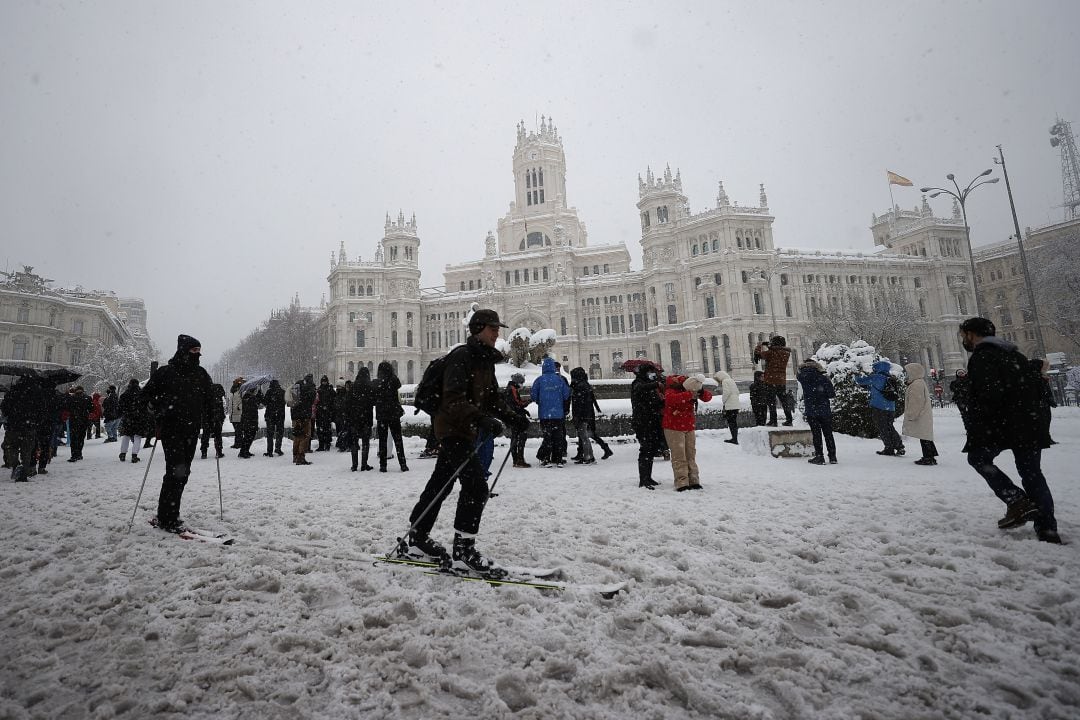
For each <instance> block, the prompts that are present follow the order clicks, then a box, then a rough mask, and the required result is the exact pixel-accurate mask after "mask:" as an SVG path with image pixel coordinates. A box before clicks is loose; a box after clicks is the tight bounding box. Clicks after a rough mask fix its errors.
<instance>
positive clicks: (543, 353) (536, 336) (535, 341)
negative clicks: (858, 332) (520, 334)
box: [529, 328, 556, 365]
mask: <svg viewBox="0 0 1080 720" xmlns="http://www.w3.org/2000/svg"><path fill="white" fill-rule="evenodd" d="M555 338H556V335H555V331H554V330H552V329H551V328H545V329H543V330H537V331H536V332H534V333H533V334H532V337H531V338H530V339H529V360H530V361H531V362H532V363H533V364H534V365H539V364H541V363H542V362H543V361H544V358H545V357H547V355H548V352H549V351H550V350H551V348H553V347H555Z"/></svg>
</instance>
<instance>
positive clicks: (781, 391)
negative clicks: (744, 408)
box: [754, 335, 793, 427]
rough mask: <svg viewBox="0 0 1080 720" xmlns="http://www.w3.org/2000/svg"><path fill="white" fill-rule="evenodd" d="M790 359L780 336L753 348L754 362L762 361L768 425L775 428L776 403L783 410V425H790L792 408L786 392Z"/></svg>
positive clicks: (789, 354) (783, 340) (789, 353)
mask: <svg viewBox="0 0 1080 720" xmlns="http://www.w3.org/2000/svg"><path fill="white" fill-rule="evenodd" d="M790 358H791V350H789V349H788V347H787V340H786V339H785V338H784V337H783V336H782V335H775V336H774V337H773V338H772V339H770V340H769V341H768V342H761V343H758V345H757V347H755V348H754V362H758V361H764V363H765V376H764V378H763V380H764V382H765V390H766V397H767V398H768V401H767V403H768V404H767V407H768V410H769V422H768V423H767V424H768V425H772V426H774V427H775V426H776V401H777V400H779V401H780V405H781V407H783V408H784V425H789V426H790V425H791V423H792V422H793V420H792V415H791V411H792V406H791V404H790V403H789V401H788V391H787V366H788V360H789V359H790Z"/></svg>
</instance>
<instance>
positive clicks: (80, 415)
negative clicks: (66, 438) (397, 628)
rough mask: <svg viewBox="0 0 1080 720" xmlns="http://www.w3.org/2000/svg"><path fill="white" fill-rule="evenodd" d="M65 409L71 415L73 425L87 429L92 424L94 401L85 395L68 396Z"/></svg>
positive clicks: (65, 399) (65, 400)
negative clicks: (91, 415) (91, 416)
mask: <svg viewBox="0 0 1080 720" xmlns="http://www.w3.org/2000/svg"><path fill="white" fill-rule="evenodd" d="M64 409H65V410H67V411H68V413H70V415H69V418H70V420H71V424H72V425H75V426H76V427H83V428H85V427H86V426H87V425H89V424H90V413H91V412H93V411H94V401H93V400H92V399H91V398H90V397H89V396H87V395H86V394H85V393H76V394H72V395H67V396H65V398H64Z"/></svg>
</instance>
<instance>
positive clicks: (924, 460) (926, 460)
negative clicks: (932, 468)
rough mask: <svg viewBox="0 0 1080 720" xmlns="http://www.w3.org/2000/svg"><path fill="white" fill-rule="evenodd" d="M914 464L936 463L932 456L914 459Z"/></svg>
mask: <svg viewBox="0 0 1080 720" xmlns="http://www.w3.org/2000/svg"><path fill="white" fill-rule="evenodd" d="M915 464H916V465H937V460H935V459H934V458H932V457H924V458H919V459H918V460H916V461H915Z"/></svg>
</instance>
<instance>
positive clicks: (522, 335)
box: [509, 327, 532, 367]
mask: <svg viewBox="0 0 1080 720" xmlns="http://www.w3.org/2000/svg"><path fill="white" fill-rule="evenodd" d="M531 340H532V331H531V330H529V328H525V327H519V328H518V329H517V330H514V331H513V332H511V333H510V340H509V342H510V357H509V360H510V364H511V365H513V366H514V367H521V366H522V365H524V364H525V363H527V362H529V349H530V347H531V345H530V341H531Z"/></svg>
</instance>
